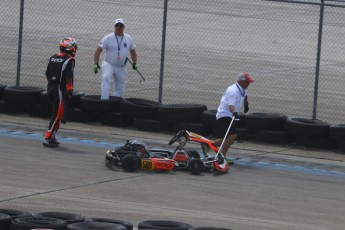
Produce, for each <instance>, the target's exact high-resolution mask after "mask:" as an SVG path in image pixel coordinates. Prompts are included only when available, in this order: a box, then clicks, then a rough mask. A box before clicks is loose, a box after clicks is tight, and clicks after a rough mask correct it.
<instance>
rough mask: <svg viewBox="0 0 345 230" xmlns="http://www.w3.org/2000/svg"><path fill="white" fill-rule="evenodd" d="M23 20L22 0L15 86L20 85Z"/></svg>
mask: <svg viewBox="0 0 345 230" xmlns="http://www.w3.org/2000/svg"><path fill="white" fill-rule="evenodd" d="M23 19H24V0H21V1H20V19H19V36H18V59H17V81H16V86H19V85H20V65H21V59H22V44H23Z"/></svg>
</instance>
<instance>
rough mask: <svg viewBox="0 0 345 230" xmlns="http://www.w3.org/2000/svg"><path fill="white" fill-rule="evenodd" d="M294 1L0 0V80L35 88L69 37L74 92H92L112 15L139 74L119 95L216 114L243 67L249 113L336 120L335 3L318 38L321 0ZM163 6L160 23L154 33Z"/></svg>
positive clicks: (340, 24)
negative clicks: (201, 107)
mask: <svg viewBox="0 0 345 230" xmlns="http://www.w3.org/2000/svg"><path fill="white" fill-rule="evenodd" d="M166 3H167V4H166ZM301 3H303V4H297V1H283V0H281V1H262V0H213V1H209V0H188V1H185V0H170V1H168V0H165V1H164V0H60V1H55V0H25V1H24V0H2V1H1V3H0V6H1V8H0V19H1V21H0V29H1V34H0V40H1V43H0V46H1V53H0V58H1V60H0V61H1V65H0V79H1V80H0V83H2V84H6V85H16V84H17V85H18V84H19V85H26V86H29V85H30V86H39V87H45V86H46V79H45V75H44V71H45V68H46V64H47V59H48V57H49V56H50V55H52V54H54V53H55V52H57V51H58V42H59V40H60V39H61V38H62V37H63V36H73V37H74V38H76V39H77V41H78V48H79V49H78V52H77V56H76V61H77V63H76V69H75V75H76V79H75V88H76V90H78V91H82V92H84V93H85V94H89V95H90V94H100V81H101V75H100V74H97V75H94V74H93V72H92V64H93V53H94V50H95V48H96V46H97V44H98V43H99V41H100V40H101V38H102V37H103V36H105V35H106V34H108V33H111V32H113V30H114V27H113V25H114V20H115V18H119V17H121V18H124V19H125V21H126V29H125V32H126V33H128V34H130V35H131V36H132V37H133V38H134V40H135V42H136V44H137V49H136V50H137V53H138V66H139V71H140V72H141V73H142V74H143V75H144V77H145V79H146V81H145V82H144V83H143V84H141V83H140V77H139V75H138V74H137V73H136V72H135V71H133V70H131V69H130V68H128V71H129V81H128V84H127V90H126V94H125V97H138V98H145V99H150V100H156V101H158V100H159V99H162V101H161V102H162V103H165V104H170V103H201V104H205V105H207V107H208V109H216V108H217V106H218V103H219V100H220V97H221V95H222V94H223V92H224V91H225V89H226V88H227V86H229V85H230V84H232V83H233V82H234V81H235V76H236V75H237V73H239V72H242V71H247V72H249V73H250V74H251V75H252V76H253V77H254V79H255V82H254V83H253V84H252V85H251V86H250V89H249V101H250V112H274V113H281V114H285V115H288V116H289V117H305V118H317V119H320V120H323V121H328V122H330V123H344V120H345V118H344V117H345V103H344V102H343V101H344V100H343V98H345V91H344V90H343V88H344V86H345V78H344V76H343V72H344V68H345V67H344V64H345V63H344V52H345V42H344V39H343V37H344V36H343V35H344V33H345V21H344V18H345V9H344V8H343V5H345V4H343V5H342V2H341V1H336V2H332V3H334V4H337V5H330V4H329V1H327V4H325V5H324V13H323V14H322V16H323V18H322V19H323V22H322V40H320V33H319V32H320V24H319V22H320V15H321V8H320V5H319V4H320V3H324V0H309V1H304V2H301ZM306 3H313V4H306ZM21 4H23V5H22V6H23V14H21V11H20V9H21ZM165 5H166V6H167V24H166V27H165V30H163V18H164V12H165V11H164V9H165V8H164V6H165ZM21 15H22V16H23V23H22V24H21V23H20V22H21V21H20V19H21ZM21 25H22V27H23V34H22V46H21V47H20V46H19V45H18V44H20V43H19V42H18V41H19V40H20V39H21V36H20V33H19V31H20V26H21ZM164 31H166V36H165V40H164V42H165V43H164V45H165V50H164V52H162V44H163V43H162V37H163V38H164V36H163V35H164V33H163V32H164ZM319 41H322V43H318V42H319ZM19 48H21V53H19V52H18V51H19V50H20V49H19ZM319 48H321V49H319ZM318 50H319V51H321V52H320V53H319V54H320V62H319V71H318V73H317V74H316V72H317V55H318ZM162 53H164V54H165V55H164V56H163V57H164V72H162V69H161V67H162V66H163V65H161V60H162ZM18 57H19V58H18ZM18 60H19V61H20V62H19V63H20V66H19V67H20V72H18V73H19V74H18V76H19V78H17V70H18V69H19V68H18V65H17V61H18ZM316 76H318V78H316ZM161 77H163V79H162V81H160V80H161ZM316 81H317V82H316ZM316 83H317V84H316ZM160 87H162V88H161V89H162V91H160ZM315 92H316V93H317V103H316V104H314V102H315ZM160 93H161V95H160ZM160 97H161V98H160ZM316 108H317V113H316ZM313 113H314V114H313ZM314 115H315V116H314Z"/></svg>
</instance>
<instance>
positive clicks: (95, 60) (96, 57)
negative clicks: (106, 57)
mask: <svg viewBox="0 0 345 230" xmlns="http://www.w3.org/2000/svg"><path fill="white" fill-rule="evenodd" d="M102 51H103V49H102V48H101V47H100V46H97V48H96V50H95V53H94V55H93V63H94V64H98V63H99V57H100V56H101V53H102Z"/></svg>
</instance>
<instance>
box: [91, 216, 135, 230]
mask: <svg viewBox="0 0 345 230" xmlns="http://www.w3.org/2000/svg"><path fill="white" fill-rule="evenodd" d="M87 221H93V222H103V223H112V224H119V225H123V226H124V227H126V229H127V230H133V224H132V223H131V222H129V221H123V220H116V219H110V218H88V219H87Z"/></svg>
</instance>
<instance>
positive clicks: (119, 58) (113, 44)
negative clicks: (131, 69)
mask: <svg viewBox="0 0 345 230" xmlns="http://www.w3.org/2000/svg"><path fill="white" fill-rule="evenodd" d="M99 46H100V47H101V48H102V49H103V50H105V51H106V53H105V55H104V61H106V62H108V63H109V64H112V65H115V66H124V65H125V61H126V58H127V57H128V54H129V51H130V50H133V49H135V43H134V41H133V39H132V37H131V36H130V35H128V34H126V33H124V35H123V36H116V37H115V33H111V34H108V35H106V36H105V37H104V38H103V39H102V41H101V42H100V43H99Z"/></svg>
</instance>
